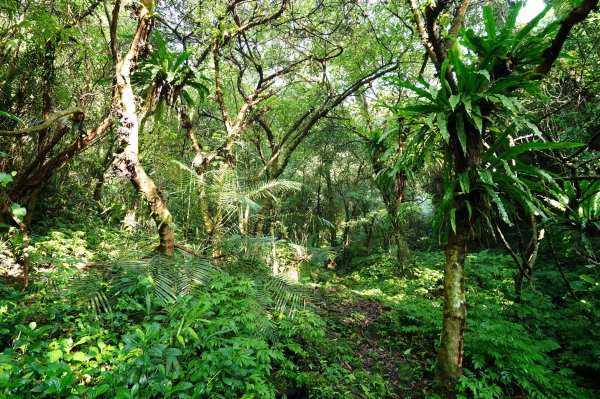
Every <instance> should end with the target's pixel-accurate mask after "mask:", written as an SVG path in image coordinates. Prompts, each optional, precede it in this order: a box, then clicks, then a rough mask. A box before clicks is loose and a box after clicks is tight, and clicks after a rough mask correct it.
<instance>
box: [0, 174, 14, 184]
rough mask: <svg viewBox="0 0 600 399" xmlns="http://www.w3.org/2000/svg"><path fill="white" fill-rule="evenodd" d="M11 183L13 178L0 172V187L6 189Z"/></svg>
mask: <svg viewBox="0 0 600 399" xmlns="http://www.w3.org/2000/svg"><path fill="white" fill-rule="evenodd" d="M12 181H13V178H12V176H11V175H9V174H7V173H3V172H0V186H2V187H6V186H8V184H9V183H10V182H12Z"/></svg>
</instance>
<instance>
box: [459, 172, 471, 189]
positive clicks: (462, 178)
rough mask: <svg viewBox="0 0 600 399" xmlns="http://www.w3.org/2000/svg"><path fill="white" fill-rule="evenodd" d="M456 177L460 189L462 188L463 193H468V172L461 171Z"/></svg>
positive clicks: (469, 187)
mask: <svg viewBox="0 0 600 399" xmlns="http://www.w3.org/2000/svg"><path fill="white" fill-rule="evenodd" d="M458 179H459V183H460V189H461V190H462V192H463V193H465V194H468V193H469V191H470V190H471V186H470V179H469V173H468V172H464V173H461V174H460V175H458Z"/></svg>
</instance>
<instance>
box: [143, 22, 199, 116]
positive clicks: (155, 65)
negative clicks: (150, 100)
mask: <svg viewBox="0 0 600 399" xmlns="http://www.w3.org/2000/svg"><path fill="white" fill-rule="evenodd" d="M153 39H154V40H153V44H154V48H153V50H152V53H151V54H150V57H149V58H148V59H147V60H145V61H144V62H142V63H140V65H139V66H138V67H137V68H136V70H135V73H134V74H133V76H132V83H133V84H135V85H137V86H139V87H142V88H144V91H145V93H144V97H149V96H150V97H155V98H156V99H155V100H154V101H155V103H156V106H157V109H158V110H159V111H160V110H161V109H162V107H164V103H165V101H166V103H167V104H172V102H173V101H174V100H176V99H174V98H172V96H173V94H174V91H177V90H179V96H181V99H182V101H183V102H185V103H186V104H187V105H188V106H189V107H194V106H196V105H197V104H200V103H202V102H204V99H205V98H206V96H207V95H208V87H207V86H206V85H205V84H204V81H205V80H206V78H205V77H204V76H203V75H202V73H201V72H200V71H198V70H196V69H194V68H193V67H191V66H189V65H188V58H189V57H190V55H191V54H192V53H191V51H184V52H182V53H180V54H178V53H176V52H174V51H171V50H169V48H168V46H167V42H166V41H165V39H164V37H163V36H162V34H161V33H160V32H158V31H155V32H153ZM188 75H190V76H188ZM179 86H181V87H179ZM160 117H162V115H161V114H160V112H159V118H160Z"/></svg>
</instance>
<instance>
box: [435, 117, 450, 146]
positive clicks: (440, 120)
mask: <svg viewBox="0 0 600 399" xmlns="http://www.w3.org/2000/svg"><path fill="white" fill-rule="evenodd" d="M447 123H448V121H447V120H446V114H445V113H443V112H438V113H437V125H438V128H439V129H440V134H441V135H442V138H443V139H444V141H445V142H448V140H449V139H450V133H448V124H447Z"/></svg>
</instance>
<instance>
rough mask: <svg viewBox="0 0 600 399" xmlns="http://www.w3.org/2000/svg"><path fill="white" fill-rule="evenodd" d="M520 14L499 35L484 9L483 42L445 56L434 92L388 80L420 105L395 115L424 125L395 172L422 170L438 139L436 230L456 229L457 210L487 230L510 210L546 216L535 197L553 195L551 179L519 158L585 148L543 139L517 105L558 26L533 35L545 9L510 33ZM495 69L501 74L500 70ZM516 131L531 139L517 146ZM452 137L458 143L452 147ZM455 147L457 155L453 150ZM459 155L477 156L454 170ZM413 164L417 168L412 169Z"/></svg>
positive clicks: (469, 39) (470, 35)
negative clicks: (440, 184) (440, 190)
mask: <svg viewBox="0 0 600 399" xmlns="http://www.w3.org/2000/svg"><path fill="white" fill-rule="evenodd" d="M519 9H520V5H519V6H517V7H515V8H514V9H513V10H512V12H511V14H510V16H509V17H508V19H507V22H506V24H505V26H504V27H503V28H502V29H501V31H500V33H499V34H497V32H496V22H495V21H494V18H493V14H492V11H491V8H490V7H489V6H486V7H484V21H485V33H486V36H485V37H481V36H478V35H476V34H475V33H474V32H473V30H468V31H466V32H462V34H461V36H460V37H459V38H457V40H456V42H455V43H454V45H453V47H452V48H451V49H450V50H449V52H448V59H447V60H446V61H444V63H443V64H442V65H441V70H440V73H439V76H440V86H439V87H437V86H435V85H434V84H428V83H427V82H426V81H425V80H424V79H422V78H417V79H416V80H417V82H418V85H417V84H415V83H412V82H406V81H402V80H400V79H398V78H390V79H389V80H390V81H391V82H393V83H394V84H395V85H397V86H399V87H403V88H407V89H409V90H411V91H412V92H414V93H415V94H416V95H417V96H418V97H417V98H418V99H419V102H418V103H417V104H415V105H407V106H401V107H397V108H396V112H397V114H398V115H400V116H402V117H405V118H408V119H409V120H415V121H418V123H420V124H421V125H422V126H423V127H422V128H421V129H420V130H419V131H417V132H416V133H415V134H414V135H412V138H411V140H410V142H409V144H408V146H407V149H406V153H407V154H409V155H407V156H405V157H402V159H400V160H399V162H398V166H397V167H396V168H397V169H398V168H411V169H415V168H418V167H420V165H421V164H423V163H424V162H425V160H426V159H429V158H431V155H430V154H428V153H430V152H436V151H439V146H438V145H435V142H436V141H437V142H441V143H442V144H441V145H442V146H443V147H444V148H445V149H446V150H445V154H446V156H447V159H446V160H447V162H446V168H445V192H444V196H443V198H442V201H441V203H440V205H439V207H438V208H437V210H436V217H435V223H434V224H435V227H436V230H438V231H440V232H442V231H444V227H446V226H449V227H450V228H452V230H453V231H456V212H457V210H458V209H466V210H467V211H468V216H469V219H471V220H473V221H477V220H479V218H481V217H482V218H483V220H485V221H486V223H487V224H488V226H490V227H491V226H492V222H493V219H498V218H499V219H501V220H502V221H504V222H505V223H506V224H508V225H509V226H512V223H513V221H512V220H511V218H510V213H511V212H512V213H513V214H514V213H516V211H517V209H516V207H515V205H519V206H520V207H521V208H522V209H524V210H526V211H527V212H528V213H531V214H537V215H541V216H542V217H545V215H546V213H545V210H543V209H542V208H543V205H542V203H541V201H540V200H539V199H538V197H537V196H536V194H545V193H546V192H547V191H548V190H553V189H555V187H557V184H556V182H555V180H554V176H553V175H552V174H551V173H549V172H546V171H545V170H543V169H542V168H540V167H537V166H533V165H531V164H529V163H526V162H524V161H523V160H522V159H520V158H519V155H521V154H523V153H525V152H528V151H541V150H551V149H570V148H576V147H580V146H582V145H583V144H582V143H555V142H544V141H541V140H542V137H541V133H540V131H539V129H538V128H537V126H535V125H534V124H533V123H532V122H531V120H530V117H529V116H527V110H526V109H525V108H524V107H523V106H522V105H521V104H520V101H519V98H520V97H523V94H525V93H529V94H536V93H538V91H539V88H538V83H537V82H536V81H535V80H533V79H531V78H532V75H531V73H530V72H523V70H526V68H525V67H527V66H531V65H532V64H535V62H537V61H538V60H539V57H540V54H541V52H542V49H543V46H544V45H545V44H544V43H545V41H544V39H547V37H549V35H550V34H551V33H552V32H554V30H555V29H556V25H555V24H550V25H548V26H547V27H546V28H544V29H541V30H540V31H539V32H534V28H536V26H537V24H538V23H539V22H540V20H541V18H542V17H543V15H545V13H546V12H548V10H549V9H550V6H548V7H547V8H546V10H545V11H544V12H543V13H542V14H540V15H539V16H538V17H537V18H535V19H533V20H532V21H531V22H529V23H528V24H527V25H525V26H524V27H523V28H522V29H520V30H519V31H517V32H515V31H514V30H515V29H514V28H515V19H516V15H517V14H518V11H519ZM461 46H464V47H466V48H468V49H470V50H472V51H473V52H474V53H475V55H476V57H475V58H473V57H472V56H469V55H468V54H463V52H462V51H461ZM540 46H542V47H540ZM500 67H503V68H505V69H506V71H505V72H502V70H499V68H500ZM512 68H514V70H512ZM500 69H501V68H500ZM509 70H510V73H508V71H509ZM449 76H450V77H452V78H453V79H455V81H456V85H457V87H453V86H452V84H451V82H450V81H449V80H448V79H449ZM520 130H528V131H533V137H534V139H533V141H530V142H525V143H521V144H516V143H515V141H514V137H513V136H514V135H515V134H516V133H518V132H519V131H520ZM451 136H452V137H455V141H456V139H457V141H458V142H453V141H452V140H451ZM480 137H482V138H480ZM469 143H471V144H469ZM474 143H475V144H474ZM483 143H487V145H486V150H485V151H482V155H481V156H479V155H475V153H474V152H473V151H479V150H478V149H475V150H474V149H473V146H477V147H479V146H481V145H482V144H483ZM457 145H458V146H459V147H460V148H459V149H454V148H452V146H457ZM468 148H471V149H470V150H469V149H468ZM457 152H458V153H459V154H460V153H461V152H462V155H459V154H457ZM414 154H418V155H416V156H415V155H414ZM457 157H458V158H460V157H465V158H466V159H468V158H470V157H475V162H471V164H470V165H469V167H468V169H467V170H464V171H456V170H454V165H453V164H452V162H450V158H457ZM414 162H417V164H416V165H415V164H412V163H414ZM407 163H411V165H407ZM492 204H493V205H495V207H492V206H491V205H492Z"/></svg>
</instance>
